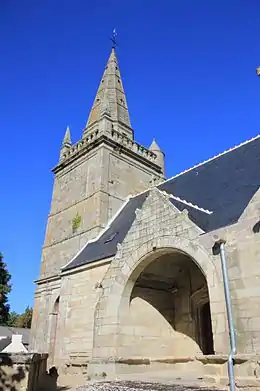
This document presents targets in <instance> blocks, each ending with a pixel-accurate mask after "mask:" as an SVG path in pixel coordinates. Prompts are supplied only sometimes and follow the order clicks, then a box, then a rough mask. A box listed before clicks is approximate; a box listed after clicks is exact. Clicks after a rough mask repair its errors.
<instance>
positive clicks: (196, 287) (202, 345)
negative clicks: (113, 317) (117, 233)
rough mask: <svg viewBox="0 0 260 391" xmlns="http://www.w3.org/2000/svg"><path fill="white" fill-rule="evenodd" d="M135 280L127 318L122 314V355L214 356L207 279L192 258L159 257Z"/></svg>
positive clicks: (178, 254)
mask: <svg viewBox="0 0 260 391" xmlns="http://www.w3.org/2000/svg"><path fill="white" fill-rule="evenodd" d="M134 274H135V273H134ZM132 277H133V278H132V279H130V280H129V282H128V283H129V284H130V285H131V286H132V290H131V293H130V295H129V302H128V315H127V311H124V317H123V319H122V321H123V332H122V336H121V338H120V340H121V342H120V345H121V349H120V350H121V354H122V355H123V356H125V355H128V356H138V357H140V356H142V357H143V356H146V357H154V356H155V357H161V356H190V355H193V354H201V353H203V354H214V347H213V334H212V322H211V313H210V300H209V293H208V287H207V281H206V278H205V275H204V274H203V272H202V271H201V269H200V268H199V267H198V266H197V265H196V263H195V262H194V261H193V260H192V259H191V257H189V256H188V255H186V254H183V253H181V252H178V251H167V252H166V253H164V254H160V253H158V255H157V257H156V258H155V259H154V260H152V261H151V263H149V264H148V265H147V266H146V267H144V269H143V270H142V271H141V272H140V273H139V275H138V277H137V278H136V276H134V275H133V276H132ZM133 280H134V281H133ZM133 282H134V284H133ZM127 290H128V289H127V287H126V291H127ZM125 299H126V298H125ZM125 299H124V300H125ZM126 330H127V333H126Z"/></svg>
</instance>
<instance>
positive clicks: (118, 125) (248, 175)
mask: <svg viewBox="0 0 260 391" xmlns="http://www.w3.org/2000/svg"><path fill="white" fill-rule="evenodd" d="M136 92H137V93H140V91H136ZM155 136H156V135H155ZM234 142H236V140H234ZM164 158H165V156H164V153H163V151H162V150H161V149H160V147H159V146H158V145H157V143H156V141H155V140H151V145H150V147H149V148H146V147H144V146H143V145H140V144H139V143H138V142H137V141H135V137H134V131H133V129H132V127H131V121H130V117H129V112H128V106H127V100H126V95H125V92H124V88H123V83H122V78H121V75H120V71H119V65H118V61H117V57H116V53H115V49H114V48H113V49H112V51H111V54H110V56H109V59H108V62H107V65H106V67H105V70H104V73H103V76H102V78H101V81H100V84H99V87H98V90H97V93H96V97H95V100H94V102H93V106H92V108H91V110H90V114H89V118H88V121H87V124H86V126H85V129H84V131H83V133H82V137H81V139H80V140H79V141H78V142H77V143H76V144H72V142H71V136H70V129H69V128H67V130H66V132H65V136H64V140H63V143H62V146H61V149H60V156H59V161H58V163H57V165H56V167H55V168H54V169H53V173H54V187H53V195H52V201H51V209H50V213H49V215H48V220H47V228H46V235H45V241H44V246H43V250H42V259H41V268H40V276H39V278H38V280H37V281H36V285H37V287H36V292H35V304H34V312H33V321H32V331H31V347H30V349H31V351H34V352H39V353H48V354H49V365H55V366H57V367H58V369H59V371H60V372H62V373H69V372H70V371H72V372H73V371H74V372H75V371H76V372H77V371H79V372H80V371H81V372H82V373H85V372H87V373H88V374H89V375H91V376H92V375H93V376H94V375H97V374H101V373H102V374H105V375H104V376H106V375H113V374H114V375H117V374H120V373H125V372H131V371H132V372H135V371H136V372H138V371H140V367H141V366H142V368H145V370H147V371H149V370H157V369H161V368H168V367H169V366H170V365H177V364H178V365H179V368H180V366H181V365H183V368H184V366H185V368H187V365H190V368H193V367H194V368H195V367H196V368H197V369H198V368H199V369H198V371H199V372H200V373H201V374H202V375H203V376H204V375H205V374H209V373H210V368H213V367H214V368H215V369H214V371H213V372H214V373H213V372H212V376H215V375H216V373H218V374H221V373H222V374H223V373H224V372H223V368H224V367H225V368H226V362H227V358H228V354H229V350H230V348H229V328H228V322H227V315H226V304H225V296H224V287H223V276H222V269H221V260H220V254H219V251H215V250H214V249H216V244H218V243H220V242H221V243H223V244H224V251H225V256H226V262H227V271H228V279H229V289H230V293H231V304H232V313H233V319H234V327H235V335H236V357H240V356H241V355H242V356H243V357H244V361H243V360H242V359H241V360H242V361H241V360H240V361H239V359H238V358H237V365H238V367H239V368H242V369H241V371H240V372H239V373H240V374H241V376H247V377H250V378H254V377H255V376H256V375H255V373H256V372H257V371H256V368H255V367H256V365H257V364H256V361H255V360H253V361H252V357H255V356H256V355H257V353H259V352H260V327H259V325H260V300H259V297H260V282H259V279H260V232H259V231H260V191H259V187H260V137H259V136H257V137H255V138H253V139H251V140H248V141H245V142H244V143H242V144H240V145H237V146H235V147H233V148H231V149H229V150H227V151H224V152H223V153H220V154H219V155H217V156H214V157H212V158H209V159H208V160H207V161H205V162H202V163H200V164H198V165H196V166H194V167H192V168H187V170H186V171H184V172H181V173H179V174H177V175H175V176H174V177H172V178H169V179H166V178H165V169H164ZM206 356H207V360H206V359H205V357H206ZM220 357H222V359H220ZM221 360H222V361H221ZM210 365H211V366H210ZM243 365H244V366H245V365H246V368H247V369H246V370H245V371H244V372H243V368H244V367H243ZM206 369H207V370H206ZM142 370H144V369H142ZM84 371H85V372H84ZM221 371H222V372H221ZM74 372H73V373H74ZM219 376H220V375H219ZM225 376H226V375H225Z"/></svg>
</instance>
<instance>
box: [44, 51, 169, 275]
mask: <svg viewBox="0 0 260 391" xmlns="http://www.w3.org/2000/svg"><path fill="white" fill-rule="evenodd" d="M53 173H54V175H55V178H54V188H53V196H52V202H51V209H50V214H49V216H48V222H47V229H46V236H45V242H44V246H43V252H42V261H41V271H40V280H39V282H40V281H41V283H42V282H43V280H45V279H46V278H47V279H48V278H49V277H54V276H57V275H58V274H59V272H60V269H61V267H63V266H64V265H65V264H66V263H67V262H69V261H70V260H71V259H72V257H73V256H74V255H75V254H76V253H77V252H78V251H79V250H80V248H81V247H82V246H83V245H84V244H85V243H86V242H87V241H88V240H89V239H92V238H94V237H95V236H96V235H98V233H99V232H100V230H102V229H103V228H104V227H105V226H106V224H107V223H108V221H109V219H111V218H112V217H113V215H114V214H115V213H116V212H117V210H118V209H119V207H120V206H121V204H122V203H123V202H124V200H125V198H126V197H127V196H129V195H130V194H135V193H137V192H140V191H143V190H144V189H146V188H148V187H150V186H151V185H154V184H157V183H158V182H160V181H161V180H163V179H164V154H163V153H162V152H161V151H160V149H159V147H158V146H157V144H155V143H153V144H152V145H151V147H150V148H149V149H147V148H145V147H143V146H142V145H140V144H138V143H137V142H135V141H134V132H133V129H132V127H131V122H130V117H129V112H128V107H127V101H126V96H125V92H124V88H123V83H122V78H121V76H120V71H119V66H118V61H117V57H116V53H115V49H114V48H113V49H112V51H111V54H110V56H109V59H108V62H107V65H106V67H105V70H104V73H103V76H102V79H101V81H100V85H99V87H98V90H97V93H96V97H95V100H94V103H93V106H92V108H91V111H90V114H89V118H88V121H87V124H86V127H85V129H84V131H83V134H82V138H81V140H79V141H78V142H77V143H76V144H72V142H71V135H70V130H69V128H67V130H66V133H65V136H64V140H63V143H62V147H61V150H60V159H59V162H58V164H57V165H56V167H55V168H54V169H53Z"/></svg>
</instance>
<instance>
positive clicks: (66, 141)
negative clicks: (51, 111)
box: [60, 126, 72, 160]
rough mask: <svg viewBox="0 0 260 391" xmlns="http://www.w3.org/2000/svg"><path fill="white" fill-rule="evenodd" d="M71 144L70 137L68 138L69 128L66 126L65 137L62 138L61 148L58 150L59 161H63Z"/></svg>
mask: <svg viewBox="0 0 260 391" xmlns="http://www.w3.org/2000/svg"><path fill="white" fill-rule="evenodd" d="M71 146H72V144H71V136H70V128H69V126H67V128H66V131H65V135H64V137H63V141H62V146H61V149H60V160H62V159H64V157H65V155H66V153H67V152H68V151H69V150H70V148H71Z"/></svg>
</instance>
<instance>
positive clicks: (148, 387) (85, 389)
mask: <svg viewBox="0 0 260 391" xmlns="http://www.w3.org/2000/svg"><path fill="white" fill-rule="evenodd" d="M202 390H203V391H216V388H207V387H192V386H183V385H175V384H160V383H150V382H141V381H120V382H117V381H111V382H109V381H107V382H98V383H94V384H89V385H87V384H86V385H84V386H81V387H78V388H76V389H74V390H71V391H202Z"/></svg>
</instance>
